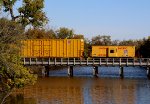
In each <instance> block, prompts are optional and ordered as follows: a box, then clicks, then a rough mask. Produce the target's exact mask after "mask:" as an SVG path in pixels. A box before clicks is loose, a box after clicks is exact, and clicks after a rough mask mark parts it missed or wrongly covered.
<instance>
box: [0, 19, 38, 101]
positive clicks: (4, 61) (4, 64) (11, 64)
mask: <svg viewBox="0 0 150 104" xmlns="http://www.w3.org/2000/svg"><path fill="white" fill-rule="evenodd" d="M22 34H23V27H22V26H21V25H19V24H17V23H15V22H12V21H9V20H7V19H5V18H1V19H0V95H1V96H0V98H1V99H0V101H1V102H4V100H5V98H6V97H7V96H9V94H10V92H11V91H12V90H13V89H14V88H21V87H24V86H25V85H28V84H33V83H34V82H35V81H36V76H34V75H33V74H31V73H30V71H29V70H28V69H27V68H25V67H24V66H23V65H22V62H21V59H20V56H19V52H20V46H21V44H20V40H21V39H24V36H23V35H22ZM2 95H3V96H2Z"/></svg>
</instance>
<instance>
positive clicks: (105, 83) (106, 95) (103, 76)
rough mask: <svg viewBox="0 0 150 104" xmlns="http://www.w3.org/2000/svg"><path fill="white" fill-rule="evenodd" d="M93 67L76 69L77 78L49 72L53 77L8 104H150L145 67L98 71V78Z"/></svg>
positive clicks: (16, 93)
mask: <svg viewBox="0 0 150 104" xmlns="http://www.w3.org/2000/svg"><path fill="white" fill-rule="evenodd" d="M91 69H92V67H76V68H75V69H74V77H73V78H69V77H68V76H67V70H66V69H63V70H53V71H50V77H48V78H39V79H38V81H37V83H36V84H35V85H34V86H28V87H26V88H24V89H22V90H18V91H15V92H14V93H13V96H12V97H11V98H10V100H9V101H8V102H7V103H8V104H149V102H150V80H148V79H147V77H146V71H145V70H144V69H143V68H136V67H133V68H131V67H127V68H125V70H124V71H125V78H124V79H120V78H119V74H118V73H119V72H118V71H119V68H115V67H112V68H107V67H105V68H102V67H101V68H99V72H100V73H99V74H98V78H95V77H93V76H92V70H91Z"/></svg>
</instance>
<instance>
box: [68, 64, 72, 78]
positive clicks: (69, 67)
mask: <svg viewBox="0 0 150 104" xmlns="http://www.w3.org/2000/svg"><path fill="white" fill-rule="evenodd" d="M68 76H69V77H73V66H68Z"/></svg>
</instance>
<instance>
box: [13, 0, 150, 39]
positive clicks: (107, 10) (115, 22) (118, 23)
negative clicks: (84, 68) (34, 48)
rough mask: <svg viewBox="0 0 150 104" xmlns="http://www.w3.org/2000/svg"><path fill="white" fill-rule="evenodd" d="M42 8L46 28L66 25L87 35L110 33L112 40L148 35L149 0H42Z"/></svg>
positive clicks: (140, 37)
mask: <svg viewBox="0 0 150 104" xmlns="http://www.w3.org/2000/svg"><path fill="white" fill-rule="evenodd" d="M17 5H19V4H17ZM16 8H17V7H16ZM43 11H44V12H45V13H46V16H47V17H48V19H49V23H48V27H49V28H53V29H58V28H60V27H66V28H69V29H73V30H74V32H75V33H76V34H83V35H84V37H86V38H89V39H91V38H92V37H94V36H97V35H110V36H111V38H112V40H128V39H143V38H144V37H146V38H147V37H148V36H150V0H45V7H44V9H43Z"/></svg>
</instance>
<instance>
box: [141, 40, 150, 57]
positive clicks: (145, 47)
mask: <svg viewBox="0 0 150 104" xmlns="http://www.w3.org/2000/svg"><path fill="white" fill-rule="evenodd" d="M139 52H140V55H141V56H142V57H145V58H150V37H148V39H143V44H142V45H141V46H140V48H139Z"/></svg>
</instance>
